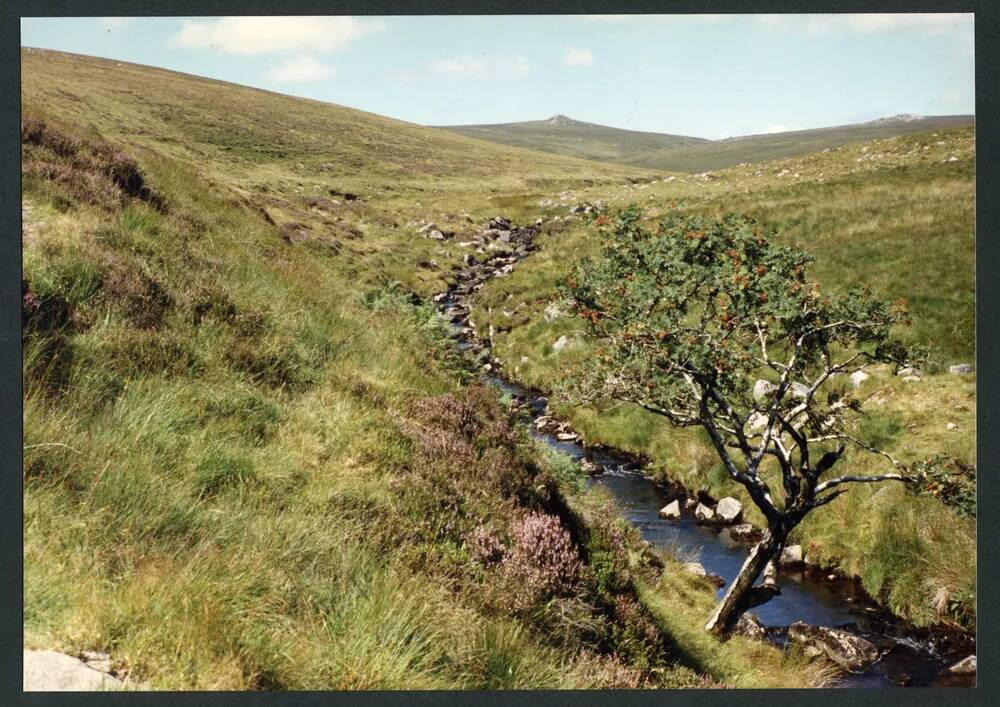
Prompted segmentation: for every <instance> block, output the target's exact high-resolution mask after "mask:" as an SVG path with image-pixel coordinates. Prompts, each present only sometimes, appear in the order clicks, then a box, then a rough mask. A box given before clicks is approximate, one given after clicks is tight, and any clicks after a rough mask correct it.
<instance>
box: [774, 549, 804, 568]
mask: <svg viewBox="0 0 1000 707" xmlns="http://www.w3.org/2000/svg"><path fill="white" fill-rule="evenodd" d="M801 563H802V546H801V545H789V546H788V547H786V548H784V549H782V551H781V557H780V558H778V564H779V565H798V564H801Z"/></svg>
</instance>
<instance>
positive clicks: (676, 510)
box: [660, 499, 681, 520]
mask: <svg viewBox="0 0 1000 707" xmlns="http://www.w3.org/2000/svg"><path fill="white" fill-rule="evenodd" d="M680 517H681V503H680V501H678V500H676V499H675V500H673V501H671V502H670V503H668V504H667V505H665V506H664V507H663V508H661V509H660V518H663V519H664V520H680Z"/></svg>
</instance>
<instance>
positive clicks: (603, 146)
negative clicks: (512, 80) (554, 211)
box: [443, 115, 708, 162]
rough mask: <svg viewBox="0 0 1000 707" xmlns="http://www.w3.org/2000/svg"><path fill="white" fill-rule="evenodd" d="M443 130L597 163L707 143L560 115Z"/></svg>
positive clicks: (635, 157)
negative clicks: (612, 126)
mask: <svg viewBox="0 0 1000 707" xmlns="http://www.w3.org/2000/svg"><path fill="white" fill-rule="evenodd" d="M443 129H444V130H447V131H448V132H453V133H458V134H460V135H466V136H468V137H472V138H477V139H480V140H487V141H489V142H495V143H499V144H502V145H512V146H514V147H524V148H527V149H529V150H538V151H540V152H551V153H554V154H557V155H566V156H569V157H578V158H581V159H588V160H599V161H601V162H628V161H630V160H635V159H638V158H639V156H640V155H644V154H647V153H650V152H657V151H659V150H669V149H671V148H677V147H686V146H692V147H694V146H699V145H703V144H707V143H708V140H705V139H704V138H697V137H686V136H684V135H665V134H662V133H650V132H641V131H637V130H623V129H621V128H611V127H607V126H605V125H597V124H595V123H585V122H582V121H579V120H573V119H571V118H567V117H566V116H563V115H557V116H553V117H552V118H548V119H546V120H529V121H525V122H521V123H499V124H496V125H448V126H444V127H443Z"/></svg>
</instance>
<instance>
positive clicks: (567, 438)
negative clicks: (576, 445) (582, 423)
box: [556, 432, 580, 442]
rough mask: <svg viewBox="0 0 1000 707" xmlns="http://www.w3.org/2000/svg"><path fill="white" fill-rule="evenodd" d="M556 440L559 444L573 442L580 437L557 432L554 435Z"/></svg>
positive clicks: (574, 434) (573, 433) (569, 433)
mask: <svg viewBox="0 0 1000 707" xmlns="http://www.w3.org/2000/svg"><path fill="white" fill-rule="evenodd" d="M556 439H558V440H559V441H560V442H572V441H574V440H577V439H580V435H578V434H576V433H575V432H559V433H558V434H557V435H556Z"/></svg>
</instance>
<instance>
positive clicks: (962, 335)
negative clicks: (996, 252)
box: [473, 130, 976, 626]
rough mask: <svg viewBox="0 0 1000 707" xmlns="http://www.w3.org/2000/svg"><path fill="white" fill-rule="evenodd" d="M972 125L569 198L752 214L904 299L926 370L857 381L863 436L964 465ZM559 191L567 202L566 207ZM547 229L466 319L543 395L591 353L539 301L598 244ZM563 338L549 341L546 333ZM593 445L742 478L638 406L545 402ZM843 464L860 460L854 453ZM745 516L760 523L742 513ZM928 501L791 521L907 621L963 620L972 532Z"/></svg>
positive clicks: (971, 463) (887, 493)
mask: <svg viewBox="0 0 1000 707" xmlns="http://www.w3.org/2000/svg"><path fill="white" fill-rule="evenodd" d="M972 154H973V137H972V134H971V132H969V131H964V130H957V131H949V132H943V133H940V134H927V135H919V136H912V137H906V138H894V139H890V140H885V141H878V142H875V143H871V144H868V145H862V146H857V147H851V148H840V149H838V150H832V151H830V152H827V153H823V154H817V155H812V156H809V157H806V158H801V159H796V160H785V161H780V162H775V163H766V164H762V165H753V166H744V167H739V168H735V169H732V170H727V171H724V172H720V173H717V174H712V175H708V176H707V177H690V176H685V177H677V176H673V177H668V178H666V179H665V180H663V181H659V182H657V183H656V184H652V185H629V186H625V187H621V188H618V189H616V190H607V189H603V190H602V189H590V190H581V192H579V193H576V194H574V195H573V201H575V200H584V199H590V200H597V199H601V200H603V201H604V202H605V203H606V204H607V205H609V206H612V207H614V206H621V205H624V204H628V203H639V204H641V205H643V206H644V207H645V208H646V209H647V214H648V215H649V217H650V218H651V219H652V218H655V217H656V216H657V215H658V214H661V213H664V212H666V211H668V210H679V211H684V212H691V213H699V214H707V215H713V216H718V215H721V214H722V213H725V212H727V211H737V212H743V213H748V214H750V215H752V216H754V217H756V218H758V219H759V220H760V221H761V222H763V223H764V224H766V225H768V226H769V227H772V228H776V229H777V230H778V236H777V237H778V238H779V239H782V240H785V241H786V242H789V243H793V244H795V245H797V246H799V247H800V248H802V249H804V250H806V251H807V252H810V253H812V254H813V255H815V256H816V259H817V260H816V263H815V266H814V267H813V268H812V272H813V273H814V274H815V275H816V276H817V277H818V278H819V280H820V281H821V283H822V284H823V286H824V289H827V290H829V291H837V290H838V289H841V288H846V287H850V286H857V285H869V286H870V287H871V288H872V289H873V291H874V292H875V293H876V294H877V295H879V296H880V297H883V298H886V299H890V300H897V299H905V300H907V302H908V307H909V310H910V312H911V315H912V319H913V326H912V327H911V328H910V329H909V330H907V331H906V332H904V334H905V337H906V338H907V340H908V341H909V342H910V343H912V344H918V345H927V346H929V347H930V356H929V361H928V364H927V365H926V366H925V370H926V372H927V373H929V375H926V376H925V378H924V380H923V381H922V382H920V383H918V384H906V383H903V382H902V381H901V380H900V379H898V378H896V377H895V376H893V375H892V374H891V372H890V371H887V370H884V371H881V372H879V373H878V375H876V376H875V377H873V379H872V380H870V381H867V382H866V383H864V384H863V386H862V387H861V389H859V395H860V396H861V398H862V399H863V400H867V401H868V404H867V409H868V413H867V415H866V416H865V418H864V422H863V425H862V430H861V432H862V434H863V435H864V436H865V437H867V438H869V439H872V440H877V441H878V442H879V443H881V444H884V445H886V447H887V448H888V450H889V451H890V452H892V453H893V454H895V455H896V456H898V457H900V458H902V459H903V460H905V461H907V462H914V461H917V460H922V459H927V458H928V457H932V456H934V455H937V454H944V455H946V456H947V457H948V458H951V459H953V460H954V461H955V463H957V464H958V465H960V466H961V467H964V468H972V469H974V467H975V434H976V424H975V388H976V386H975V378H974V376H967V375H966V376H960V375H951V374H948V373H946V372H945V371H947V366H948V365H950V364H954V363H958V362H972V361H973V360H974V353H975V327H974V302H975V257H974V256H975V236H974V220H973V219H974V189H973V168H974V166H973V157H972ZM571 203H573V202H572V201H571ZM555 215H556V216H558V218H559V220H558V221H554V222H551V221H550V222H549V223H548V224H547V225H546V228H547V231H548V232H547V235H546V236H544V237H543V238H542V239H540V241H539V242H540V243H542V244H543V248H542V250H541V251H540V252H539V253H538V254H536V255H534V256H532V258H530V259H529V260H527V261H526V262H524V263H522V264H521V265H519V266H518V269H517V270H515V272H514V273H513V274H512V275H511V276H510V277H509V278H505V279H502V280H498V281H496V282H492V283H490V284H489V285H487V287H486V288H485V289H484V290H483V292H482V293H480V296H479V299H478V306H477V309H476V310H475V311H474V312H473V320H474V321H476V322H477V323H478V324H479V325H480V328H481V329H482V330H486V329H489V328H491V329H492V331H493V340H494V345H495V351H496V353H497V355H498V356H499V357H500V358H501V359H502V360H503V361H504V362H505V364H506V367H507V371H508V372H509V373H510V374H511V375H513V376H514V377H515V378H517V379H519V380H520V381H522V382H524V383H527V384H528V385H531V386H535V387H538V388H541V389H543V390H551V389H553V387H555V386H556V385H557V384H558V382H559V380H560V378H561V376H562V375H563V373H564V371H566V370H568V369H569V368H571V367H572V365H573V364H574V363H581V362H585V361H586V360H587V357H588V355H589V345H588V344H587V342H586V341H585V340H583V339H582V338H581V336H580V334H581V332H582V330H583V328H584V327H583V326H582V325H581V324H580V323H579V322H577V321H575V320H573V319H571V318H568V317H565V316H560V315H559V312H558V311H553V309H551V308H550V311H549V315H548V316H546V314H545V309H546V307H549V306H550V305H552V304H555V305H556V306H555V310H558V302H553V298H554V296H555V285H556V283H557V281H558V280H559V279H560V278H561V277H563V276H564V275H565V273H566V272H568V268H569V266H570V264H571V263H572V262H573V261H574V260H575V259H576V258H577V257H579V256H580V255H583V254H587V253H593V252H595V251H596V247H597V245H598V244H597V243H596V241H595V240H594V238H593V237H592V235H591V230H590V229H589V228H588V226H587V225H586V223H585V222H584V221H583V220H579V219H574V218H573V217H567V216H566V213H565V210H560V212H559V213H556V214H555ZM560 336H567V337H568V338H569V339H570V340H571V344H570V345H569V346H568V347H567V348H566V349H564V350H563V351H562V352H556V351H555V350H554V349H553V348H552V344H553V343H554V342H555V341H556V340H557V339H558V338H559V337H560ZM559 412H560V413H561V414H562V415H564V416H566V417H568V418H569V419H571V420H572V422H573V424H574V426H575V427H576V428H577V429H578V430H580V431H581V432H583V433H584V435H585V437H586V438H587V440H589V441H590V442H600V443H605V444H609V445H612V446H615V447H619V448H622V449H625V450H628V451H632V452H636V453H640V454H643V455H646V456H647V457H649V458H650V459H651V460H652V469H653V471H654V473H656V474H662V475H665V476H670V477H672V478H675V479H679V480H681V481H682V482H683V483H685V484H686V485H687V486H689V487H690V488H693V489H704V490H706V491H708V492H709V493H711V494H712V495H713V496H715V497H716V498H718V497H721V496H723V495H735V496H737V497H740V498H742V499H743V501H744V503H745V504H747V503H748V501H749V499H748V498H747V497H746V496H745V494H743V491H742V488H741V487H740V486H739V485H738V484H735V483H734V482H732V481H731V480H730V479H729V477H728V475H727V474H726V473H725V471H724V469H722V468H721V466H720V464H719V462H718V460H717V457H716V455H715V454H714V452H713V451H712V450H711V448H710V447H709V445H708V444H707V441H706V440H705V439H704V438H702V436H701V435H700V434H698V433H693V432H690V431H678V430H672V429H669V428H668V427H666V426H665V425H664V424H663V423H662V422H661V421H660V420H659V419H658V418H656V417H654V416H652V415H650V414H647V413H645V412H643V411H641V410H639V409H637V408H632V407H629V406H621V407H617V408H611V409H602V410H600V411H599V412H598V411H596V410H589V409H580V408H575V409H574V408H570V407H568V406H566V405H563V406H562V408H561V409H560V411H559ZM847 461H848V463H850V464H851V465H852V466H853V468H855V469H856V470H858V471H859V472H860V471H866V472H874V471H876V470H877V469H879V468H880V467H879V466H878V463H877V461H876V460H875V459H872V458H865V457H864V456H861V455H855V456H852V457H849V458H848V460H847ZM753 515H754V512H752V513H751V517H752V519H753V520H755V521H757V522H759V521H760V520H761V518H760V517H759V516H758V517H753ZM974 525H975V524H974V521H973V520H971V519H969V518H964V517H961V516H959V515H958V514H956V513H955V512H953V510H952V509H951V508H949V507H947V506H945V505H944V504H942V503H941V502H940V501H939V500H938V499H937V498H933V497H930V496H928V495H926V494H920V495H918V494H915V493H913V492H910V491H907V490H906V489H904V488H902V487H896V488H878V487H874V488H873V487H866V488H857V489H852V490H851V493H850V494H848V496H847V497H845V498H843V499H841V500H839V501H838V502H837V503H835V504H831V505H830V506H829V507H826V508H823V509H821V510H820V511H818V512H816V513H815V514H813V516H812V517H811V518H810V519H809V520H808V521H807V522H806V524H804V525H803V526H802V527H801V528H800V529H799V530H798V532H797V535H796V536H795V537H796V540H798V541H801V542H802V543H803V545H804V546H805V547H806V550H807V553H808V554H809V555H810V557H811V559H813V560H816V561H817V562H821V563H825V564H830V565H832V566H838V567H840V568H842V569H844V570H846V571H848V572H851V573H853V574H857V575H859V576H861V577H862V579H863V581H864V584H865V587H866V588H867V589H868V590H869V591H870V592H871V593H872V594H873V595H875V596H876V597H878V598H879V599H881V600H882V601H884V602H885V603H886V604H887V605H888V606H890V607H891V608H892V609H893V610H894V611H896V612H898V613H899V614H901V615H903V616H906V617H908V618H911V619H912V620H914V621H915V622H917V623H920V624H929V623H934V622H937V621H948V622H957V623H960V624H963V625H966V626H974V624H975V615H974V606H975V571H976V567H975V553H974V547H975V528H974Z"/></svg>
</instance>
